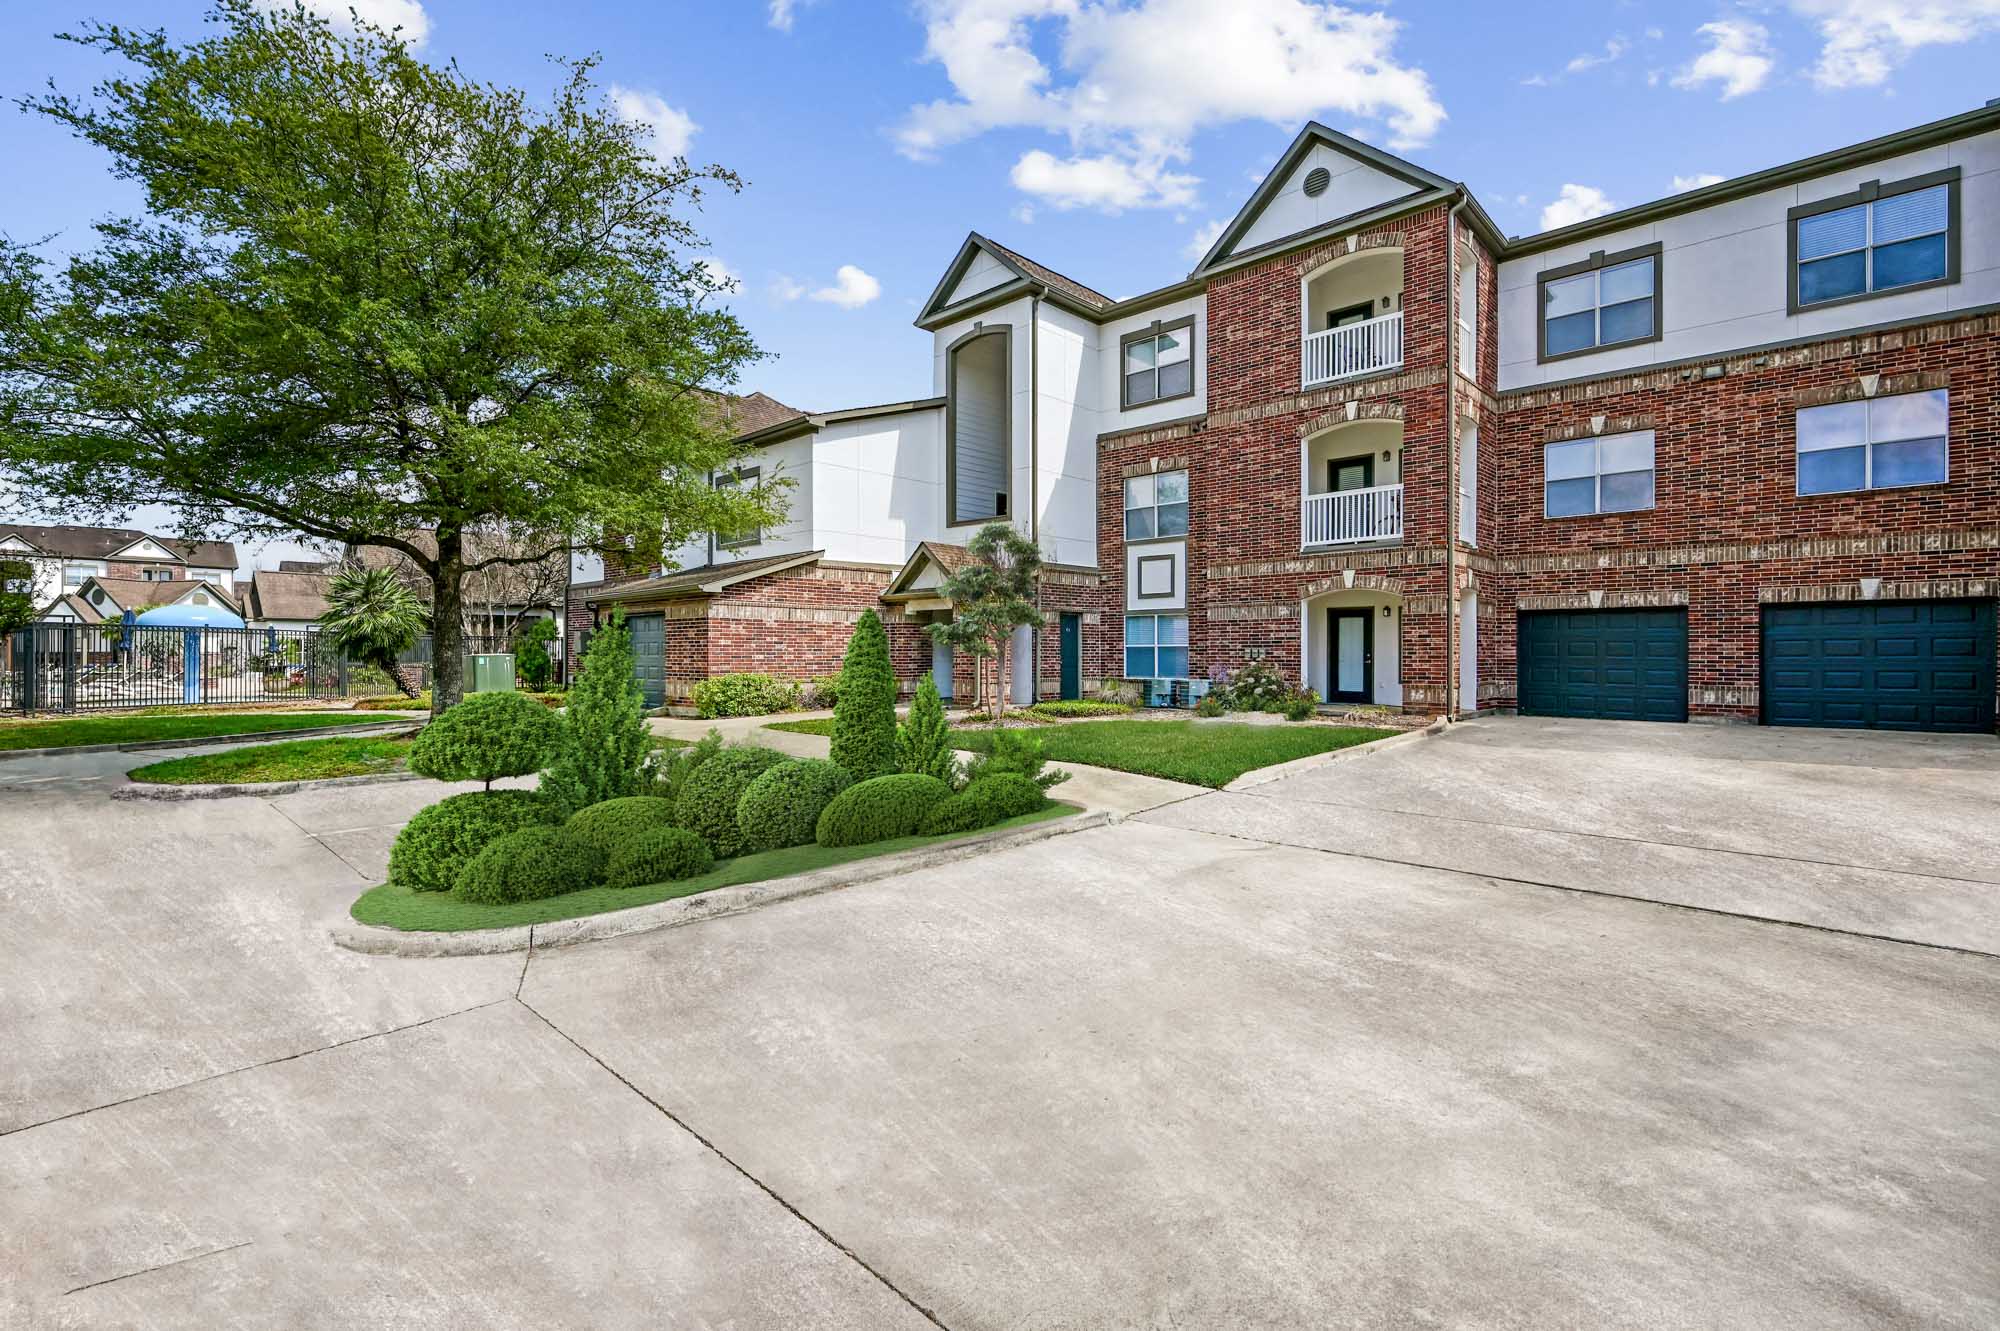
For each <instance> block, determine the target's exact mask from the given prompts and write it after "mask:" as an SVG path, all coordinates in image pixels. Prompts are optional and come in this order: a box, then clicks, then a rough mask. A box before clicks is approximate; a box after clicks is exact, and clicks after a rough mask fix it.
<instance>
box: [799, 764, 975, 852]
mask: <svg viewBox="0 0 2000 1331" xmlns="http://www.w3.org/2000/svg"><path fill="white" fill-rule="evenodd" d="M949 798H951V787H950V786H948V785H946V784H945V783H944V782H942V781H940V780H938V779H937V778H936V777H934V776H924V775H922V774H921V773H917V772H899V773H896V774H894V775H892V776H878V777H875V778H873V779H872V780H868V781H858V782H856V783H855V784H854V785H851V786H849V787H848V788H847V789H846V790H843V791H841V792H840V793H839V794H838V795H835V796H834V797H833V802H832V803H830V804H828V805H827V806H826V808H825V809H824V810H823V811H822V812H821V813H820V816H819V826H818V828H817V829H816V830H815V839H816V840H817V841H818V842H819V844H820V845H822V846H861V845H866V844H867V843H868V842H870V841H887V840H889V839H890V838H891V837H901V836H911V835H913V834H914V833H915V832H916V831H917V829H918V828H920V827H922V826H923V825H924V820H925V819H926V818H928V817H930V814H931V810H932V809H935V808H936V807H937V806H938V805H940V804H942V803H944V802H945V800H947V799H949Z"/></svg>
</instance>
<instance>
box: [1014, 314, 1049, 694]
mask: <svg viewBox="0 0 2000 1331" xmlns="http://www.w3.org/2000/svg"><path fill="white" fill-rule="evenodd" d="M1048 292H1049V289H1048V288H1047V287H1038V288H1036V289H1035V291H1034V294H1032V295H1030V296H1029V297H1028V540H1029V541H1030V542H1031V543H1032V544H1033V545H1034V547H1035V549H1036V550H1040V549H1041V548H1042V429H1041V410H1042V297H1043V296H1046V295H1047V294H1048ZM1041 608H1042V583H1041V579H1039V578H1037V579H1036V580H1035V609H1037V610H1040V609H1041ZM1017 668H1018V667H1017ZM1041 674H1042V629H1041V625H1039V624H1037V625H1036V626H1035V627H1034V628H1032V629H1029V630H1028V701H1029V702H1031V703H1032V702H1034V701H1036V699H1035V694H1036V693H1037V692H1039V685H1040V684H1041Z"/></svg>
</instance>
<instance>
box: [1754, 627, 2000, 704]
mask: <svg viewBox="0 0 2000 1331" xmlns="http://www.w3.org/2000/svg"><path fill="white" fill-rule="evenodd" d="M1763 644H1764V659H1763V682H1764V719H1765V721H1766V722H1767V723H1769V724H1771V725H1805V726H1850V727H1864V728H1865V727H1874V728H1880V729H1891V730H1955V731H1974V732H1984V731H1991V730H1992V729H1993V694H1994V667H1993V662H1994V607H1993V602H1991V601H1910V602H1888V603H1884V604H1880V605H1840V606H1767V607H1765V610H1764V625H1763Z"/></svg>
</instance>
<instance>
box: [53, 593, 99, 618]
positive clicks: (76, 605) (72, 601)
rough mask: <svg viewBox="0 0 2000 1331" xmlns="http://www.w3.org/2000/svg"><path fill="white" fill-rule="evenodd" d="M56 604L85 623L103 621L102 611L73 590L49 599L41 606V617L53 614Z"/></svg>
mask: <svg viewBox="0 0 2000 1331" xmlns="http://www.w3.org/2000/svg"><path fill="white" fill-rule="evenodd" d="M57 606H61V607H62V608H63V609H65V610H68V611H69V612H70V613H71V614H73V615H75V616H76V617H77V618H78V619H80V620H82V621H83V622H84V623H86V624H101V623H103V622H104V615H103V613H102V612H101V611H99V610H98V608H97V607H96V606H94V605H92V604H91V603H90V602H88V601H86V600H84V599H83V598H82V597H81V596H78V595H77V594H76V593H75V592H64V593H63V594H62V595H61V596H58V597H57V598H56V599H55V600H53V601H50V602H49V603H48V605H46V606H44V607H43V608H42V615H41V617H42V618H43V619H47V618H48V617H49V616H50V615H53V614H54V613H55V612H56V607H57Z"/></svg>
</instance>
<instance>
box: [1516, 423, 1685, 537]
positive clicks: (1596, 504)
mask: <svg viewBox="0 0 2000 1331" xmlns="http://www.w3.org/2000/svg"><path fill="white" fill-rule="evenodd" d="M1640 437H1644V439H1645V440H1646V444H1647V448H1648V450H1649V451H1650V452H1651V453H1652V465H1651V466H1649V467H1646V468H1644V469H1643V470H1644V471H1646V472H1647V473H1648V474H1649V475H1651V476H1652V478H1653V498H1652V502H1651V503H1648V504H1644V505H1642V506H1640V507H1638V508H1609V509H1608V508H1606V507H1604V478H1605V477H1606V476H1607V475H1609V476H1636V475H1638V474H1639V472H1640V470H1642V469H1641V468H1638V467H1626V468H1624V469H1622V470H1618V471H1611V472H1607V471H1605V470H1604V445H1605V444H1606V443H1607V442H1612V441H1616V440H1620V439H1636V438H1640ZM1577 444H1592V445H1595V447H1594V448H1593V449H1592V451H1591V471H1590V477H1591V479H1592V480H1593V481H1594V482H1595V484H1594V485H1592V487H1591V508H1590V511H1589V512H1586V513H1551V512H1549V450H1551V449H1555V448H1570V447H1573V446H1575V445H1577ZM1560 479H1562V480H1574V481H1580V480H1582V479H1584V478H1583V477H1581V476H1566V477H1561V478H1560ZM1659 502H1660V446H1659V439H1658V436H1657V435H1656V433H1655V432H1654V431H1652V430H1621V431H1619V432H1618V433H1616V434H1601V435H1585V436H1584V437H1583V438H1581V439H1558V440H1556V441H1554V442H1552V443H1547V444H1543V445H1542V517H1543V518H1544V519H1546V520H1548V521H1550V522H1562V521H1565V520H1567V519H1570V518H1596V517H1603V516H1604V515H1605V514H1607V513H1645V512H1649V511H1651V510H1652V509H1654V508H1657V507H1658V506H1659Z"/></svg>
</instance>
